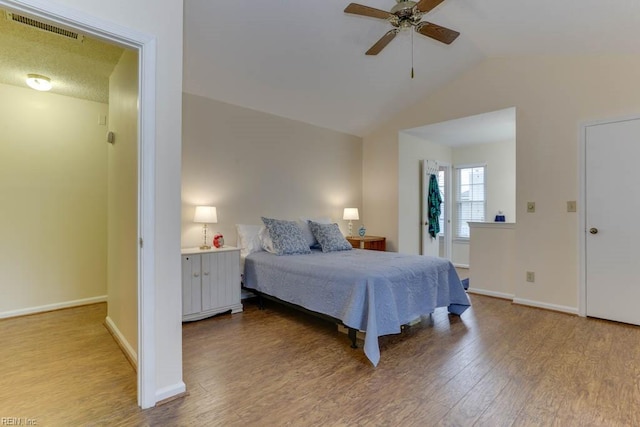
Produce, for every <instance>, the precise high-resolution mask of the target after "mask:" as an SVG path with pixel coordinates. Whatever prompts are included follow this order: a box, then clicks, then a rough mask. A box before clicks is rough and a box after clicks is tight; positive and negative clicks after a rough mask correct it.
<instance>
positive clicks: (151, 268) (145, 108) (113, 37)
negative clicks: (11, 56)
mask: <svg viewBox="0 0 640 427" xmlns="http://www.w3.org/2000/svg"><path fill="white" fill-rule="evenodd" d="M0 7H2V8H4V9H7V10H10V11H13V12H20V13H24V14H26V15H30V16H34V17H37V18H41V19H44V20H46V21H50V22H54V23H57V24H60V25H61V26H63V27H67V28H72V29H77V30H79V31H80V32H82V33H85V34H88V35H91V36H93V37H96V38H98V39H101V40H104V41H107V42H111V43H114V44H117V45H120V46H123V47H126V48H129V49H134V50H136V51H137V52H138V94H139V110H138V189H137V191H138V218H137V219H138V237H139V239H140V243H141V244H140V245H139V246H138V255H137V257H138V259H137V261H138V280H137V282H138V283H137V288H138V343H137V344H138V349H137V350H138V351H137V355H138V361H137V362H138V363H137V396H138V405H139V406H141V407H142V408H150V407H152V406H155V404H156V381H155V376H156V363H155V289H154V283H155V198H154V194H155V128H156V123H155V104H156V99H155V97H156V93H155V87H156V39H155V38H154V37H152V36H150V35H148V34H144V33H141V32H139V31H136V30H133V29H130V28H126V27H123V26H121V25H117V24H114V23H112V22H108V21H104V20H101V19H98V18H95V17H93V16H90V15H87V14H85V13H82V12H80V11H78V10H75V9H72V8H69V7H66V6H62V5H59V4H56V3H51V2H47V1H42V0H0ZM143 239H144V240H143ZM142 242H144V247H143V245H142Z"/></svg>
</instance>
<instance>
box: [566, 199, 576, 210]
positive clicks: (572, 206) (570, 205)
mask: <svg viewBox="0 0 640 427" xmlns="http://www.w3.org/2000/svg"><path fill="white" fill-rule="evenodd" d="M575 211H576V201H575V200H569V201H568V202H567V212H575Z"/></svg>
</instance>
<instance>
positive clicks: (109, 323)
mask: <svg viewBox="0 0 640 427" xmlns="http://www.w3.org/2000/svg"><path fill="white" fill-rule="evenodd" d="M104 325H105V326H106V327H107V329H108V330H109V332H111V335H113V338H114V339H115V340H116V342H117V343H118V345H119V346H120V348H121V349H122V351H123V352H124V353H125V355H126V356H127V359H129V362H131V364H132V365H133V367H134V368H135V370H136V371H137V370H138V355H137V354H136V351H135V350H134V349H133V347H131V344H129V341H128V340H127V339H126V338H125V336H124V335H123V334H122V332H120V329H118V326H116V324H115V323H114V321H113V320H111V317H109V316H107V317H106V318H105V319H104Z"/></svg>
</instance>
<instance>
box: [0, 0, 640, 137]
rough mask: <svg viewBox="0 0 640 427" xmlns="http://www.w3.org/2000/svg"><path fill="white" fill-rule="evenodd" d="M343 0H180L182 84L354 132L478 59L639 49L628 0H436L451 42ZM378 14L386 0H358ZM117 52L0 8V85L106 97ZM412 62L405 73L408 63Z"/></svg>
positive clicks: (639, 16) (635, 14)
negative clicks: (27, 84)
mask: <svg viewBox="0 0 640 427" xmlns="http://www.w3.org/2000/svg"><path fill="white" fill-rule="evenodd" d="M348 3H349V1H348V0H344V1H342V0H340V1H338V0H328V1H310V0H302V1H290V0H273V1H254V0H234V1H227V2H217V1H215V2H214V1H210V0H185V2H184V7H185V14H184V82H183V89H184V91H185V92H188V93H192V94H197V95H200V96H205V97H209V98H213V99H217V100H220V101H224V102H228V103H232V104H235V105H240V106H243V107H247V108H252V109H256V110H260V111H265V112H269V113H272V114H276V115H280V116H283V117H287V118H291V119H295V120H300V121H304V122H307V123H312V124H315V125H318V126H322V127H326V128H329V129H334V130H338V131H342V132H346V133H350V134H353V135H364V134H366V133H367V132H368V131H370V130H371V129H372V128H373V127H374V126H376V125H377V124H379V123H380V122H382V121H384V120H385V119H386V118H388V117H390V116H392V115H394V114H396V113H398V112H400V111H402V110H403V109H405V108H407V107H409V106H411V105H413V104H414V103H416V102H417V101H418V100H420V99H422V98H424V97H425V96H427V95H428V94H429V93H431V92H433V91H434V90H436V89H437V88H438V87H440V86H441V85H442V84H444V83H446V82H449V81H451V80H453V79H455V78H456V76H458V75H460V74H461V73H464V72H465V71H467V70H469V69H470V68H471V67H473V66H474V65H475V64H477V63H478V62H480V61H482V60H484V59H486V58H488V57H493V56H505V55H602V56H603V60H604V58H605V57H606V55H609V54H633V55H638V54H640V43H638V40H640V1H638V0H614V1H602V0H561V1H558V0H537V1H535V2H530V1H528V2H525V1H514V0H445V1H444V2H443V3H441V4H440V5H439V6H437V7H436V8H435V9H433V10H432V11H431V12H429V13H428V14H427V15H426V16H425V17H424V18H423V20H426V21H430V22H434V23H436V24H440V25H443V26H446V27H448V28H451V29H454V30H457V31H460V33H461V35H460V37H458V39H457V40H456V41H454V42H453V43H452V44H451V45H445V44H442V43H439V42H437V41H434V40H432V39H429V38H427V37H424V36H422V35H420V34H417V33H414V36H413V54H412V37H411V33H412V32H411V31H406V32H404V31H403V32H401V33H400V34H399V35H398V36H397V37H396V38H395V39H394V40H393V41H392V42H391V43H390V44H389V45H388V46H387V47H386V48H385V49H384V50H383V51H382V52H381V53H380V54H378V55H376V56H366V55H365V54H364V52H365V51H367V49H369V48H370V47H371V46H372V45H373V44H374V43H375V42H376V41H377V40H378V39H379V38H380V37H381V36H382V35H383V34H385V33H386V32H387V31H388V30H389V29H391V26H390V24H389V23H388V22H386V21H385V20H381V19H374V18H367V17H360V16H356V15H351V14H346V13H344V8H345V7H346V6H347V4H348ZM359 3H361V4H365V5H367V6H371V7H375V8H378V9H382V10H389V9H391V7H392V6H393V5H395V1H394V0H362V1H359ZM121 54H122V49H121V48H119V47H117V46H113V45H110V44H107V43H102V42H100V41H98V40H95V39H92V38H88V37H85V38H84V40H83V42H82V43H78V42H77V41H73V40H65V39H63V38H61V36H58V35H54V34H48V33H46V32H43V31H41V30H33V29H29V28H27V27H25V26H23V25H22V24H15V23H12V22H10V21H9V20H7V19H6V17H5V14H4V12H2V11H0V57H1V58H2V61H0V83H6V84H14V85H19V86H24V78H25V76H26V74H28V73H37V74H45V75H48V76H49V77H51V78H52V80H53V81H54V82H56V84H54V89H53V92H54V93H60V94H63V95H68V96H75V97H79V98H84V99H91V100H95V101H100V102H106V97H107V96H108V95H107V88H108V77H109V75H110V74H111V71H112V70H113V67H114V66H115V64H116V63H117V60H118V59H119V57H120V55H121ZM412 61H413V68H414V70H415V77H414V78H413V79H412V78H411V75H410V72H411V65H412Z"/></svg>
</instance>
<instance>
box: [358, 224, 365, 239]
mask: <svg viewBox="0 0 640 427" xmlns="http://www.w3.org/2000/svg"><path fill="white" fill-rule="evenodd" d="M365 234H367V229H366V228H364V225H361V226H360V228H358V235H359V236H360V237H364V235H365Z"/></svg>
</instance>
